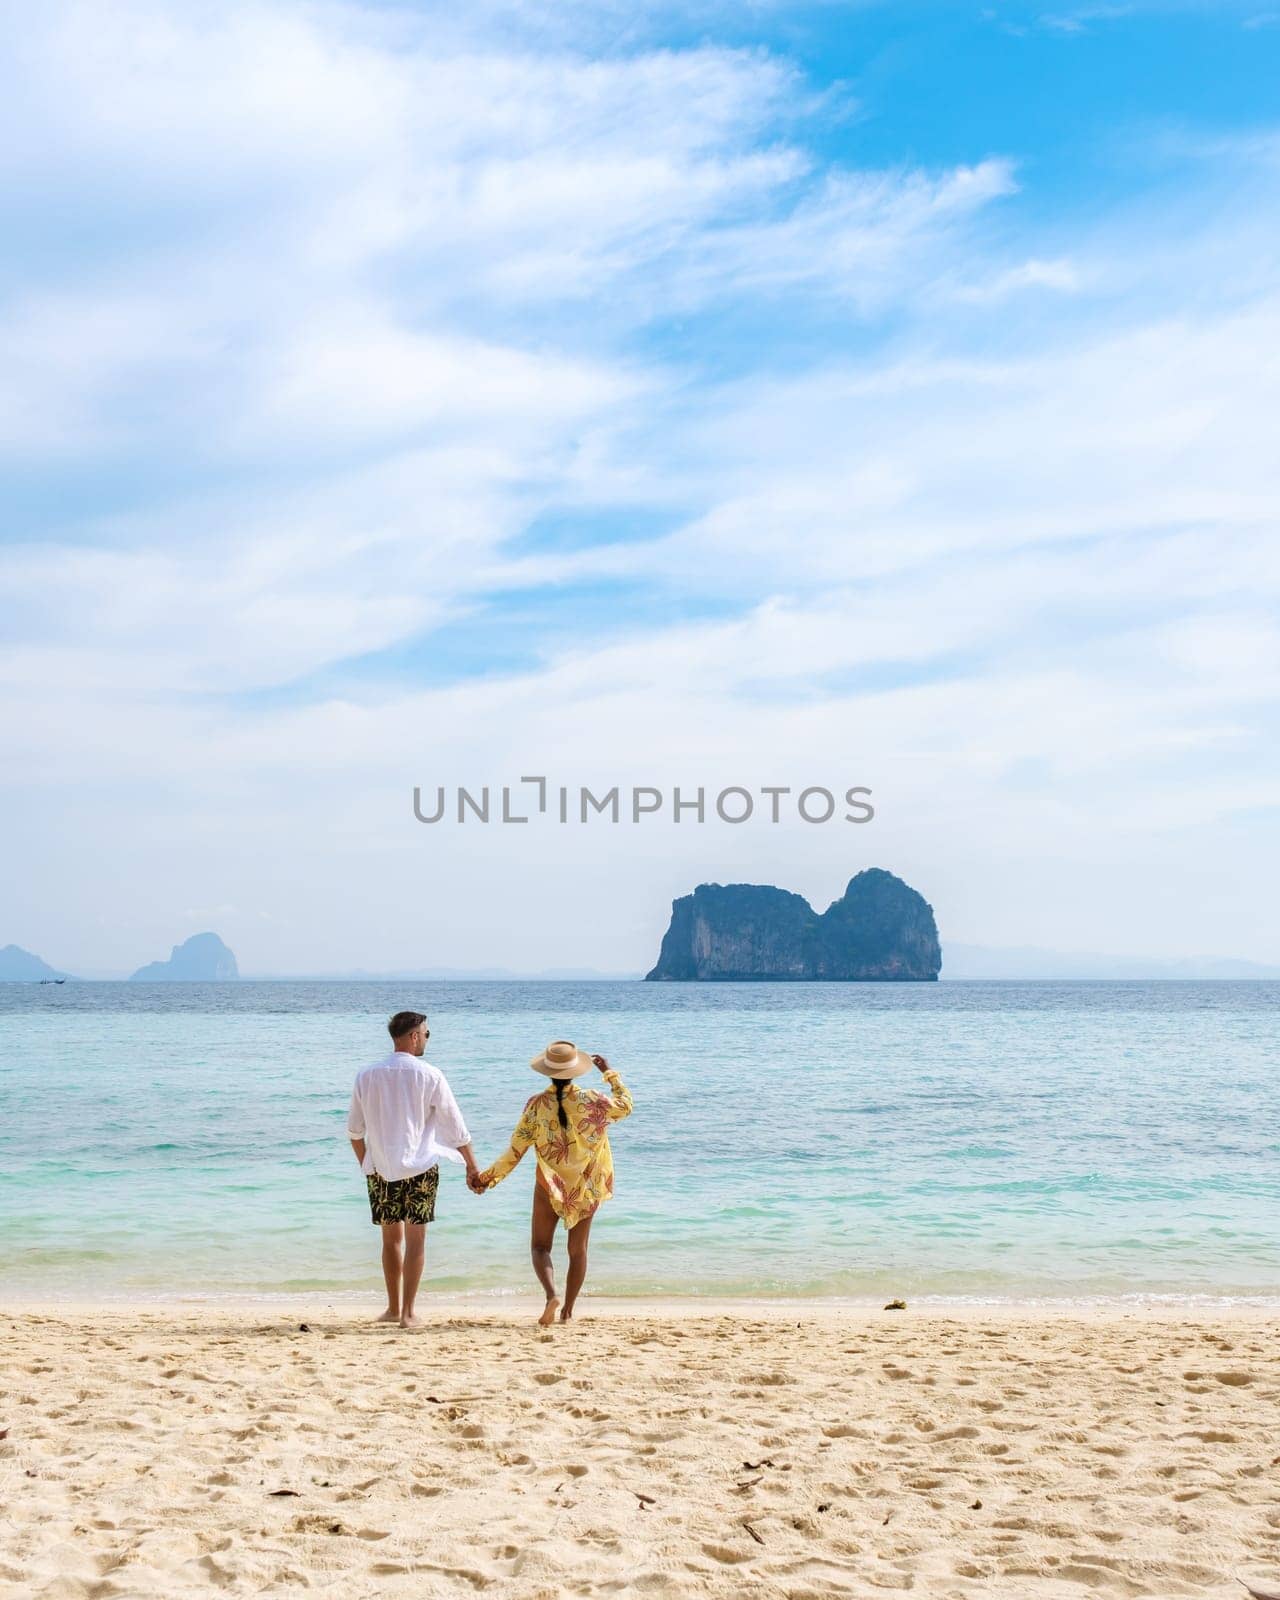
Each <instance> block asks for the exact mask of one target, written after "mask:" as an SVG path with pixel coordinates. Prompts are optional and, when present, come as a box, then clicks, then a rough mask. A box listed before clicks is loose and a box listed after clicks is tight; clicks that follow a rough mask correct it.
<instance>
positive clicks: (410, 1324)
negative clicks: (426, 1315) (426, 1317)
mask: <svg viewBox="0 0 1280 1600" xmlns="http://www.w3.org/2000/svg"><path fill="white" fill-rule="evenodd" d="M400 1326H401V1327H402V1328H420V1327H421V1326H422V1318H421V1317H415V1316H414V1314H413V1313H412V1312H410V1313H409V1315H408V1316H405V1317H401V1318H400Z"/></svg>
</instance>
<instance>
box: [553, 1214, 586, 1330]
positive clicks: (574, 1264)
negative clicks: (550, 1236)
mask: <svg viewBox="0 0 1280 1600" xmlns="http://www.w3.org/2000/svg"><path fill="white" fill-rule="evenodd" d="M590 1238H591V1218H590V1217H583V1219H582V1221H581V1222H579V1223H578V1224H577V1225H576V1226H575V1227H572V1228H570V1229H569V1276H568V1277H567V1278H566V1279H565V1285H564V1310H563V1311H562V1312H561V1313H560V1320H561V1322H568V1321H569V1320H570V1318H571V1317H572V1316H573V1303H574V1301H575V1300H576V1299H577V1298H578V1290H579V1289H581V1287H582V1284H583V1281H584V1279H585V1278H586V1276H587V1244H588V1241H589V1240H590Z"/></svg>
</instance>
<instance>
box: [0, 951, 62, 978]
mask: <svg viewBox="0 0 1280 1600" xmlns="http://www.w3.org/2000/svg"><path fill="white" fill-rule="evenodd" d="M67 976H68V975H67V973H65V972H59V971H57V969H56V968H54V967H51V966H50V965H49V963H48V962H47V961H42V960H41V959H40V957H39V956H33V955H32V954H31V952H30V950H24V949H23V948H22V946H21V945H17V944H7V945H5V947H4V949H3V950H0V983H64V982H65V981H66V979H67Z"/></svg>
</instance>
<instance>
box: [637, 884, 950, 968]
mask: <svg viewBox="0 0 1280 1600" xmlns="http://www.w3.org/2000/svg"><path fill="white" fill-rule="evenodd" d="M941 970H942V949H941V946H940V945H939V943H938V928H937V924H936V923H935V922H934V920H933V908H932V906H930V904H929V902H928V901H927V900H926V899H925V898H924V896H923V895H921V894H918V893H917V892H916V891H915V890H914V889H913V888H911V886H910V885H909V884H906V883H904V882H903V881H902V879H901V878H896V877H894V875H893V873H892V872H884V871H882V870H881V868H879V867H868V868H867V870H866V871H865V872H859V873H858V874H857V876H856V877H855V878H853V879H851V880H850V883H849V887H848V888H847V889H846V890H845V892H844V895H843V897H842V898H841V899H839V900H836V901H834V902H833V903H832V904H831V905H830V906H828V907H827V909H826V910H825V911H824V912H822V914H821V915H819V914H818V913H817V912H816V911H815V910H814V909H813V907H812V906H811V905H810V904H809V902H808V901H807V900H805V899H804V898H803V897H802V896H800V895H798V894H791V893H790V892H789V891H788V890H786V889H774V888H772V887H770V886H769V885H767V884H760V883H727V884H719V883H701V884H699V885H698V887H697V888H696V889H695V890H694V891H693V893H692V894H686V895H683V896H682V897H681V898H680V899H679V900H676V901H673V903H672V906H671V924H670V926H669V927H668V929H667V932H666V935H665V937H664V938H663V941H662V949H661V950H660V951H659V952H658V961H657V965H656V966H655V967H654V969H653V971H652V972H648V973H646V974H645V980H646V982H667V983H689V982H707V981H712V982H716V981H718V982H722V983H742V982H754V981H760V982H787V981H794V982H814V981H818V982H823V981H826V982H845V983H886V982H887V983H933V982H935V981H936V980H937V977H938V973H939V972H940V971H941Z"/></svg>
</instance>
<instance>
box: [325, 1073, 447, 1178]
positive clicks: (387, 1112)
mask: <svg viewBox="0 0 1280 1600" xmlns="http://www.w3.org/2000/svg"><path fill="white" fill-rule="evenodd" d="M347 1133H348V1135H349V1136H350V1137H351V1138H352V1139H363V1140H364V1142H365V1150H364V1160H363V1162H361V1169H362V1170H363V1171H364V1172H366V1173H371V1172H376V1173H378V1174H379V1175H380V1176H381V1177H383V1178H385V1179H386V1180H387V1181H388V1182H389V1183H394V1182H395V1181H396V1180H397V1179H399V1178H412V1177H414V1176H415V1175H416V1174H417V1173H419V1172H425V1171H426V1170H427V1168H428V1167H434V1166H435V1165H436V1163H437V1161H438V1160H439V1158H440V1157H441V1156H444V1157H445V1158H446V1159H447V1160H449V1161H462V1160H463V1157H462V1156H460V1155H459V1154H458V1148H459V1146H460V1145H464V1144H470V1143H471V1135H470V1134H469V1133H468V1132H467V1125H466V1123H465V1122H464V1121H463V1120H462V1112H461V1111H460V1110H459V1109H458V1102H457V1101H456V1100H455V1099H454V1098H453V1091H452V1089H450V1087H449V1085H448V1083H446V1081H445V1076H444V1073H443V1072H441V1071H440V1069H439V1068H438V1067H433V1066H432V1065H431V1063H430V1062H429V1061H424V1060H423V1059H422V1057H421V1056H411V1055H409V1054H408V1053H407V1052H406V1051H403V1050H394V1051H393V1052H392V1053H391V1054H390V1055H389V1056H387V1057H386V1058H385V1059H384V1060H382V1061H374V1062H372V1063H371V1064H370V1065H369V1066H367V1067H365V1068H363V1069H362V1070H361V1071H360V1072H358V1073H357V1074H356V1085H355V1088H354V1089H353V1090H352V1092H351V1110H350V1112H349V1114H348V1116H347Z"/></svg>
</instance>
